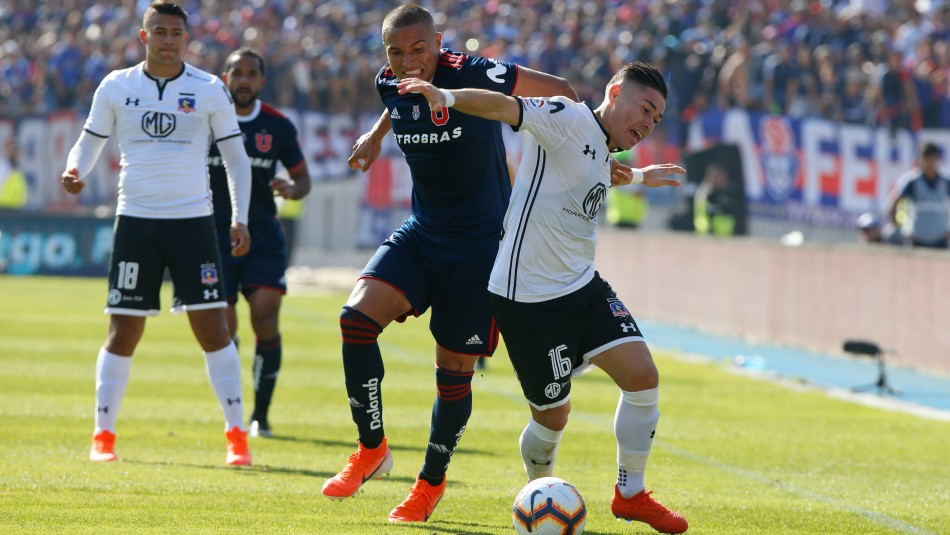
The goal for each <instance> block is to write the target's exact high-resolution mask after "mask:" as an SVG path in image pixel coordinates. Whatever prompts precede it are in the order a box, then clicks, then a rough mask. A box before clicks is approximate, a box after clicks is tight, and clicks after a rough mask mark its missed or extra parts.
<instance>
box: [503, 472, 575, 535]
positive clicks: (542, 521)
mask: <svg viewBox="0 0 950 535" xmlns="http://www.w3.org/2000/svg"><path fill="white" fill-rule="evenodd" d="M511 516H512V521H513V523H514V526H515V531H516V532H518V533H519V534H521V535H527V534H529V533H532V534H537V535H580V534H581V533H583V532H584V524H586V523H587V506H586V505H584V498H582V497H581V493H580V492H577V489H576V488H574V485H571V484H570V483H568V482H567V481H564V480H563V479H559V478H556V477H542V478H538V479H535V480H534V481H531V482H530V483H528V484H527V485H525V486H524V488H523V489H521V492H519V493H518V496H517V497H516V498H515V504H514V506H513V507H512V508H511Z"/></svg>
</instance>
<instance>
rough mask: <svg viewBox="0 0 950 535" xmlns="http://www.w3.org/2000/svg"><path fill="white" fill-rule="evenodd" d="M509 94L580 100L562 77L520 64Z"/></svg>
mask: <svg viewBox="0 0 950 535" xmlns="http://www.w3.org/2000/svg"><path fill="white" fill-rule="evenodd" d="M511 94H512V95H515V96H519V97H556V96H559V95H560V96H563V97H567V98H569V99H571V100H573V101H574V102H580V101H581V99H580V98H578V97H577V93H576V92H574V88H573V87H571V84H570V83H569V82H568V81H567V80H565V79H564V78H561V77H559V76H554V75H553V74H547V73H544V72H541V71H536V70H534V69H529V68H527V67H522V66H520V65H519V66H518V81H517V82H515V88H514V90H513V91H512V92H511ZM462 111H464V110H462ZM466 113H467V112H466Z"/></svg>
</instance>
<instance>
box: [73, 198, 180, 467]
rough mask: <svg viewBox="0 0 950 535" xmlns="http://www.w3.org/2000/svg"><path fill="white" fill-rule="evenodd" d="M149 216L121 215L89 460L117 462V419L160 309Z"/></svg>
mask: <svg viewBox="0 0 950 535" xmlns="http://www.w3.org/2000/svg"><path fill="white" fill-rule="evenodd" d="M154 231H155V225H154V223H153V222H152V221H150V220H147V219H138V218H129V217H126V216H119V217H117V218H116V223H115V233H114V234H115V237H114V241H113V249H112V251H113V252H112V259H111V261H110V266H109V298H108V303H107V305H106V313H107V314H110V316H109V334H108V335H107V337H106V341H105V343H104V344H103V346H102V348H101V349H100V350H99V356H98V358H97V359H96V421H95V429H94V431H93V441H92V448H91V450H90V453H89V458H90V459H91V460H93V461H114V460H116V459H117V457H116V455H115V434H116V422H117V419H118V416H119V408H120V406H121V405H122V400H123V398H124V397H125V390H126V387H127V385H128V382H129V371H130V369H131V365H132V355H133V354H134V353H135V348H136V347H137V346H138V343H139V341H140V340H141V339H142V334H143V332H144V331H145V317H146V316H147V315H154V314H157V313H158V310H159V307H160V305H159V292H160V289H161V284H162V270H163V269H164V266H163V264H161V260H160V259H159V258H157V257H156V256H155V254H154V249H153V248H152V246H151V237H152V236H153V234H152V233H153V232H154Z"/></svg>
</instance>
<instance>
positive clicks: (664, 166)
mask: <svg viewBox="0 0 950 535" xmlns="http://www.w3.org/2000/svg"><path fill="white" fill-rule="evenodd" d="M641 171H643V185H644V186H646V187H648V188H659V187H661V186H673V187H676V186H679V185H680V181H679V179H676V178H669V175H685V174H686V169H683V168H682V167H680V166H678V165H676V164H672V163H661V164H656V165H648V166H646V167H644V168H643V169H641Z"/></svg>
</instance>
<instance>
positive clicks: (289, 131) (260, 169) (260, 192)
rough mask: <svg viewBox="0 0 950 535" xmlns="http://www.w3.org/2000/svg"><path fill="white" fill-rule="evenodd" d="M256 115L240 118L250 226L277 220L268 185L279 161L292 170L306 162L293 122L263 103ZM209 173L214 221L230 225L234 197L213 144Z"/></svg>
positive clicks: (271, 191)
mask: <svg viewBox="0 0 950 535" xmlns="http://www.w3.org/2000/svg"><path fill="white" fill-rule="evenodd" d="M257 102H258V104H259V107H255V109H254V112H253V113H251V114H250V115H248V116H246V117H244V116H241V115H238V124H239V125H240V126H241V134H242V135H243V137H244V149H245V150H246V151H247V157H248V159H250V160H251V208H250V210H249V212H248V224H251V223H253V222H254V221H261V220H270V219H274V217H276V215H277V206H276V205H275V204H274V193H273V190H271V188H270V186H268V185H267V183H268V182H270V181H271V180H273V179H274V176H275V175H276V173H277V162H278V161H280V163H282V164H284V167H286V168H287V169H293V168H294V167H296V166H297V165H300V162H302V161H303V153H302V152H301V151H300V144H299V143H298V142H297V129H296V128H295V127H294V125H293V123H291V122H290V119H288V118H287V117H285V116H284V114H282V113H280V112H279V111H277V109H276V108H273V107H271V106H269V105H267V104H264V103H263V102H261V101H257ZM208 171H209V172H210V174H211V193H212V200H213V202H214V219H215V221H216V222H217V223H218V224H219V225H230V224H231V197H230V195H229V193H228V180H227V175H226V174H225V171H224V160H222V158H221V153H220V152H218V146H217V145H215V144H212V145H211V150H210V152H209V153H208Z"/></svg>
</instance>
